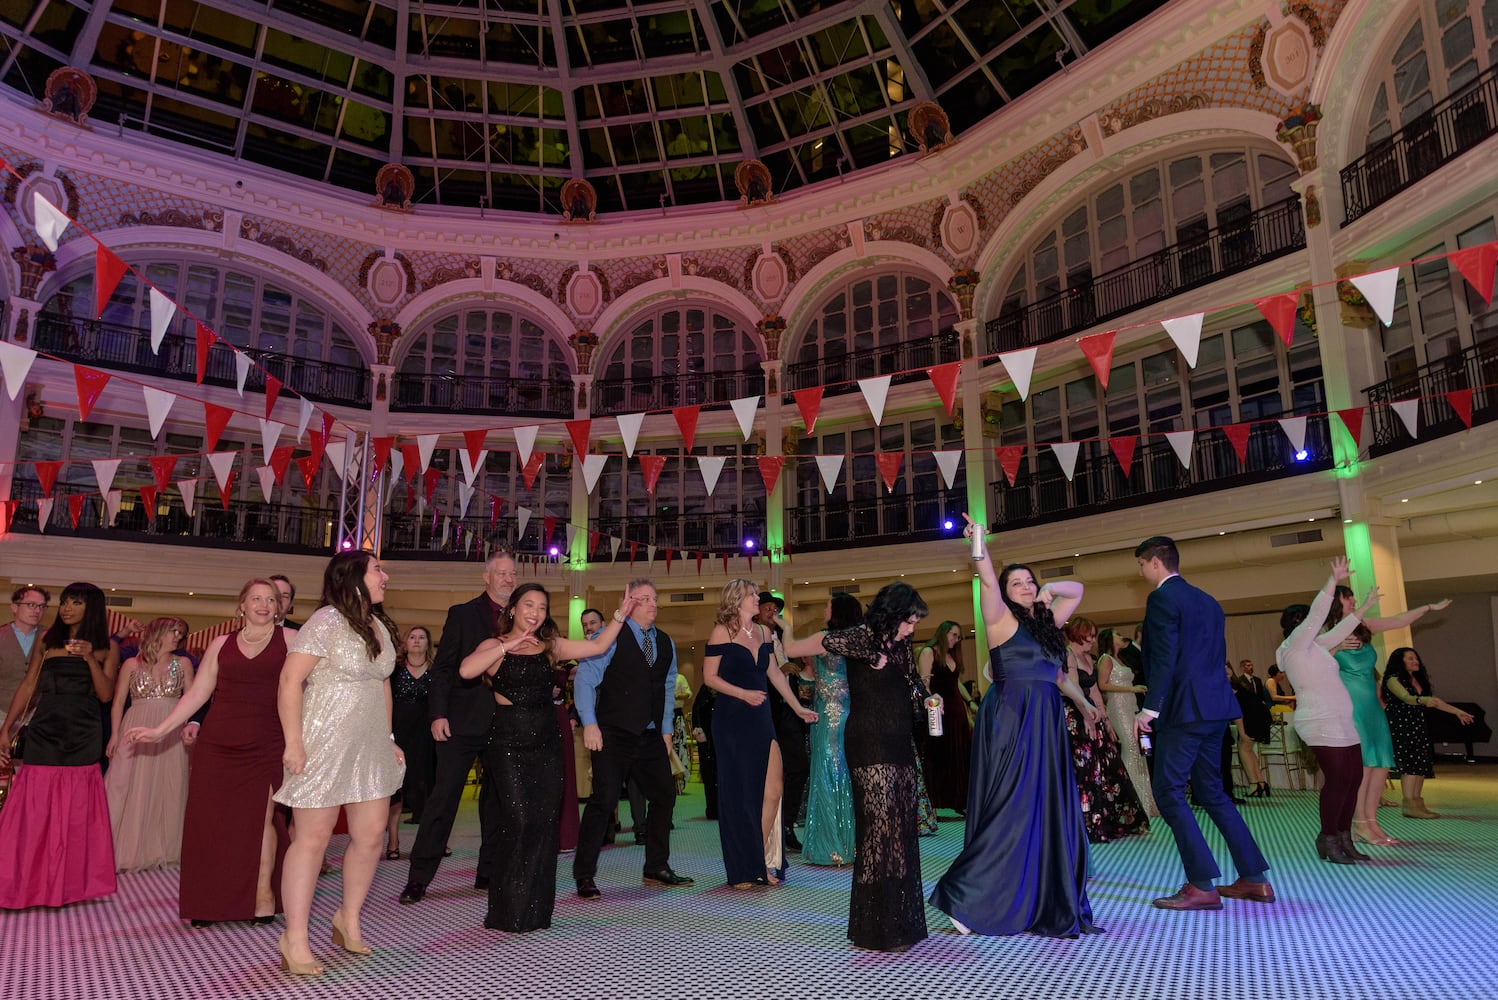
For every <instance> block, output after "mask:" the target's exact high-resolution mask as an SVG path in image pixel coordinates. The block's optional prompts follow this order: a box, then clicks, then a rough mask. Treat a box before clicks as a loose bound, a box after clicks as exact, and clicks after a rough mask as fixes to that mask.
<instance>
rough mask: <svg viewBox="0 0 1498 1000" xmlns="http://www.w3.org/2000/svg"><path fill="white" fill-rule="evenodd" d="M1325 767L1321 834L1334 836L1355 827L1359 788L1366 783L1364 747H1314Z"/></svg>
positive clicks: (1322, 790)
mask: <svg viewBox="0 0 1498 1000" xmlns="http://www.w3.org/2000/svg"><path fill="white" fill-rule="evenodd" d="M1311 753H1313V754H1315V755H1316V765H1317V766H1318V767H1320V768H1321V800H1320V806H1321V834H1322V836H1326V837H1332V836H1336V835H1337V834H1339V833H1348V832H1350V831H1351V830H1352V818H1353V816H1355V815H1356V814H1357V808H1358V787H1359V786H1360V785H1361V784H1362V782H1363V747H1362V744H1360V743H1354V744H1353V745H1352V746H1350V747H1311Z"/></svg>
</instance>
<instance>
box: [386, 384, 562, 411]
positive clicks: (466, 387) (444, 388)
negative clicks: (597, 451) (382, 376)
mask: <svg viewBox="0 0 1498 1000" xmlns="http://www.w3.org/2000/svg"><path fill="white" fill-rule="evenodd" d="M390 409H391V412H405V413H492V414H499V415H505V416H509V415H513V416H517V417H570V416H572V382H571V381H570V380H559V379H524V378H500V377H492V378H476V377H471V376H466V375H407V374H401V375H397V376H395V395H394V396H393V397H391V401H390Z"/></svg>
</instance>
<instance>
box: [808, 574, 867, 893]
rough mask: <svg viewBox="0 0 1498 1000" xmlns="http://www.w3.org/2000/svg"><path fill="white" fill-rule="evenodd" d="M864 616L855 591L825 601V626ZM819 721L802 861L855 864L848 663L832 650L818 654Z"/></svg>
mask: <svg viewBox="0 0 1498 1000" xmlns="http://www.w3.org/2000/svg"><path fill="white" fill-rule="evenodd" d="M862 620H863V606H862V605H861V604H859V603H858V598H856V597H854V596H853V595H852V594H843V593H837V594H833V595H832V599H831V600H829V601H828V602H827V613H826V621H827V628H828V629H829V630H832V631H836V630H838V629H845V628H852V627H853V626H854V625H857V624H858V623H859V622H860V621H862ZM814 662H815V664H816V666H815V670H816V678H815V680H816V705H815V709H816V713H817V721H816V722H814V723H812V727H811V780H810V782H809V791H808V793H807V800H806V832H805V834H803V838H804V839H803V847H802V851H801V859H802V860H803V861H805V862H806V863H807V864H809V865H846V864H852V862H853V844H854V840H853V779H852V776H851V775H850V774H849V773H848V759H847V757H846V756H845V754H844V753H843V723H844V721H845V720H846V719H847V717H848V667H847V662H846V661H845V660H844V659H843V658H842V657H841V656H838V655H836V654H833V653H826V654H823V655H821V656H817V657H815V658H814Z"/></svg>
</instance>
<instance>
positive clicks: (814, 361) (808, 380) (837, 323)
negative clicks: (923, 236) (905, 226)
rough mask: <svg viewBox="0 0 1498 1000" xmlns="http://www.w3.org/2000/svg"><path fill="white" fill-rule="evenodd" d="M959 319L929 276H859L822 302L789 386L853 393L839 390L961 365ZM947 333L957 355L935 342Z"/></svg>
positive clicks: (789, 376)
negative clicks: (946, 352) (943, 364)
mask: <svg viewBox="0 0 1498 1000" xmlns="http://www.w3.org/2000/svg"><path fill="white" fill-rule="evenodd" d="M960 318H961V314H960V313H959V311H958V308H957V303H956V302H955V301H953V299H952V297H951V295H949V294H948V293H947V292H946V290H945V289H942V288H939V287H937V285H936V284H935V283H934V282H933V281H932V280H931V279H930V278H929V277H926V276H925V275H921V274H916V273H913V272H908V271H891V272H889V273H887V274H880V275H876V276H874V277H871V278H863V277H861V278H858V279H857V280H855V281H853V282H851V283H849V284H848V285H846V286H844V287H843V288H841V289H839V290H837V291H835V292H833V293H832V294H831V295H829V296H828V297H827V299H826V301H825V302H823V304H822V307H821V308H820V309H819V310H818V311H817V315H816V318H815V319H813V320H812V321H811V323H810V324H809V325H808V326H807V328H806V331H805V332H804V333H803V334H802V335H801V338H800V340H799V346H798V347H797V349H796V353H795V354H794V359H795V361H794V363H793V364H792V365H791V370H790V371H789V372H788V374H787V383H788V385H789V386H790V388H792V389H802V388H806V387H808V386H813V385H828V386H829V391H836V390H837V389H839V388H842V389H847V390H851V389H852V385H851V384H848V385H838V386H834V385H833V384H834V383H844V382H849V381H850V380H852V379H859V378H869V377H871V376H875V375H889V374H893V373H895V372H902V371H908V370H912V369H915V368H924V367H928V366H930V365H932V364H938V363H940V362H943V361H955V360H957V358H958V357H959V355H958V354H957V353H955V352H956V349H957V340H956V336H955V332H954V331H953V326H954V325H955V324H956V323H957V321H958V319H960ZM941 335H947V336H949V337H950V340H951V351H952V356H951V357H946V356H943V353H942V350H941V348H940V347H939V346H938V345H937V343H936V338H938V337H939V336H941ZM849 355H855V356H856V357H854V358H852V359H850V358H849V357H848V356H849Z"/></svg>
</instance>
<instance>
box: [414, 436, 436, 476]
mask: <svg viewBox="0 0 1498 1000" xmlns="http://www.w3.org/2000/svg"><path fill="white" fill-rule="evenodd" d="M436 447H437V435H435V434H421V435H418V436H417V438H416V454H417V455H418V456H419V457H420V458H421V472H422V475H425V474H426V471H427V467H428V466H430V465H431V464H432V449H434V448H436Z"/></svg>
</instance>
